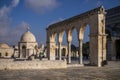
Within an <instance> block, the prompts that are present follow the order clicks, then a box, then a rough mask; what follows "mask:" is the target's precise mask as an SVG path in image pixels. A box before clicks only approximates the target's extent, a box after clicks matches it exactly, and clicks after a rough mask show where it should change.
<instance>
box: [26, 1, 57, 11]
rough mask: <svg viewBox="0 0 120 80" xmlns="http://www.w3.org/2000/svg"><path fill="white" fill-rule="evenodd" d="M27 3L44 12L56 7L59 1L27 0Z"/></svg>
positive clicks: (32, 7) (27, 5)
mask: <svg viewBox="0 0 120 80" xmlns="http://www.w3.org/2000/svg"><path fill="white" fill-rule="evenodd" d="M25 5H26V7H27V8H30V9H32V10H33V11H35V12H39V13H43V12H45V11H47V10H50V9H53V8H55V7H56V6H57V5H58V2H57V0H25Z"/></svg>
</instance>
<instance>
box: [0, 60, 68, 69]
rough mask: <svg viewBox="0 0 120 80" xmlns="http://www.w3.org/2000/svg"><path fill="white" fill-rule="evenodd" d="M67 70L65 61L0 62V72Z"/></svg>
mask: <svg viewBox="0 0 120 80" xmlns="http://www.w3.org/2000/svg"><path fill="white" fill-rule="evenodd" d="M60 68H67V64H66V61H49V60H43V61H40V60H35V61H14V60H11V59H8V60H7V59H6V60H0V70H9V69H10V70H11V69H60Z"/></svg>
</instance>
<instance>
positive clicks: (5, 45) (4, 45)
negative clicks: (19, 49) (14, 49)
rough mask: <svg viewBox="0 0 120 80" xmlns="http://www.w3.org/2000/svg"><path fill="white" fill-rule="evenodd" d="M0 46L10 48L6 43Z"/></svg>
mask: <svg viewBox="0 0 120 80" xmlns="http://www.w3.org/2000/svg"><path fill="white" fill-rule="evenodd" d="M0 48H10V47H9V46H8V45H7V44H5V43H0Z"/></svg>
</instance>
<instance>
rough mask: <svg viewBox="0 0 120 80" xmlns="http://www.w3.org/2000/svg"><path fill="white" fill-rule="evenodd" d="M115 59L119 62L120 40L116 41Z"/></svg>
mask: <svg viewBox="0 0 120 80" xmlns="http://www.w3.org/2000/svg"><path fill="white" fill-rule="evenodd" d="M116 59H117V60H120V39H119V40H116Z"/></svg>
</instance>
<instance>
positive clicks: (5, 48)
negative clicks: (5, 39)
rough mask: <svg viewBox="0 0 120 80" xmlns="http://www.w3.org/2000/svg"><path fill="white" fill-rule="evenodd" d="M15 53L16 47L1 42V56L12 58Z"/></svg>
mask: <svg viewBox="0 0 120 80" xmlns="http://www.w3.org/2000/svg"><path fill="white" fill-rule="evenodd" d="M13 53H14V49H13V48H12V47H10V46H9V45H8V44H6V43H0V58H1V57H2V58H10V57H12V55H13Z"/></svg>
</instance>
